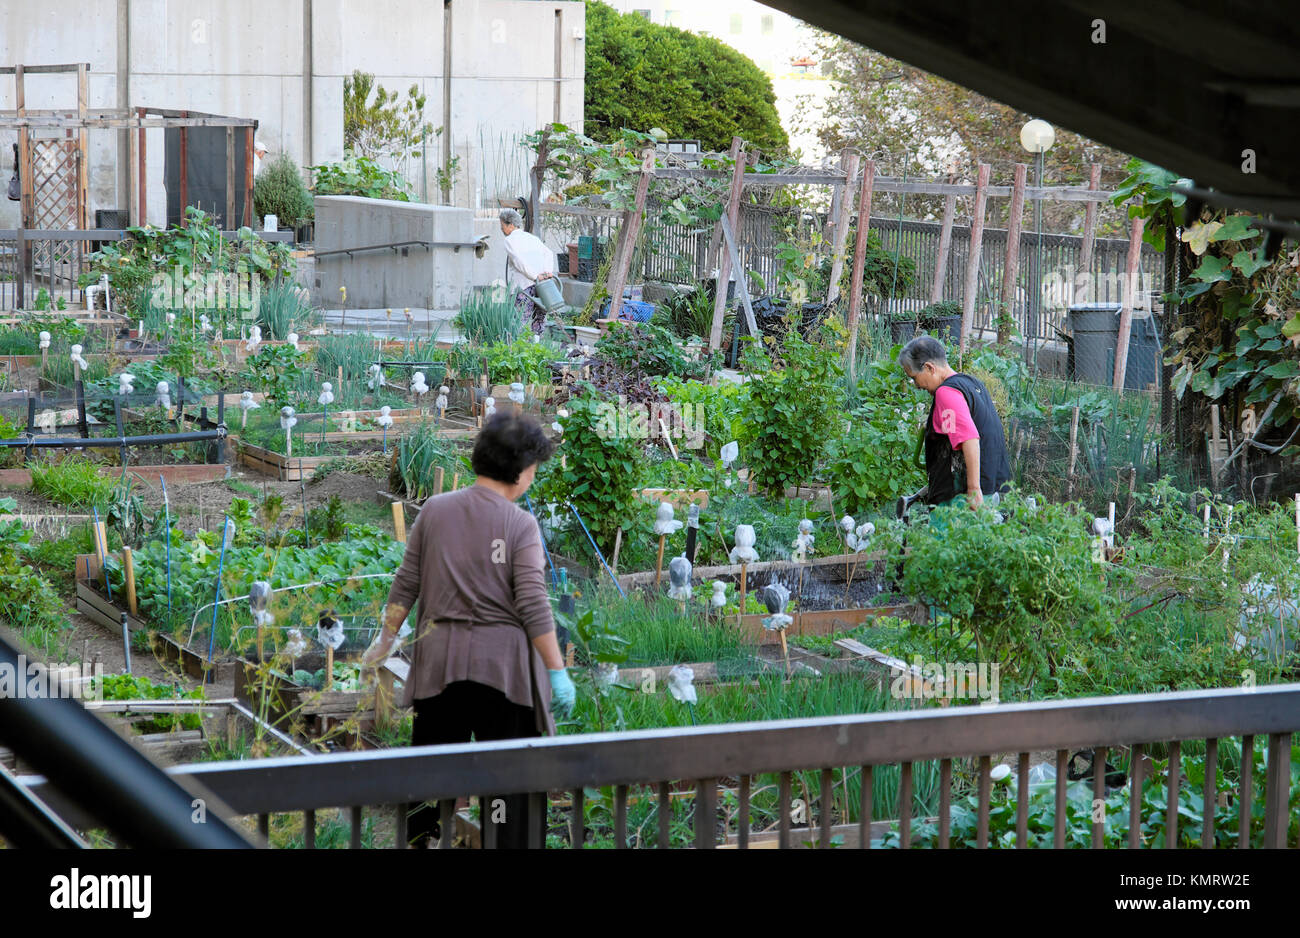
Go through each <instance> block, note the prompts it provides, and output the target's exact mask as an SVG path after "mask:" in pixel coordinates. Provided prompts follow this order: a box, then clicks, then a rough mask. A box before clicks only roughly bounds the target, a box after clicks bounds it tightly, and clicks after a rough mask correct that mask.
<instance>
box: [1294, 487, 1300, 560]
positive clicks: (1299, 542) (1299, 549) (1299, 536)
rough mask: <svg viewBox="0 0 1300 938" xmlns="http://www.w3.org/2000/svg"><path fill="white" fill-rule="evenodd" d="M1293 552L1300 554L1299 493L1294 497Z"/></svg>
mask: <svg viewBox="0 0 1300 938" xmlns="http://www.w3.org/2000/svg"><path fill="white" fill-rule="evenodd" d="M1295 552H1296V553H1297V554H1300V493H1297V494H1296V497H1295Z"/></svg>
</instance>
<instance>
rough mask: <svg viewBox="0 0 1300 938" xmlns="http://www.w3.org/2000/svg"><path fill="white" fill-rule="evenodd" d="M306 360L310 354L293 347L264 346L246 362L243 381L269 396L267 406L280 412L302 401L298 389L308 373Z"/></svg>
mask: <svg viewBox="0 0 1300 938" xmlns="http://www.w3.org/2000/svg"><path fill="white" fill-rule="evenodd" d="M306 358H307V353H306V352H302V351H299V350H297V349H295V348H294V347H293V346H291V345H264V346H262V347H261V348H260V349H259V350H258V351H257V353H256V354H255V355H253V356H252V357H251V358H249V359H248V360H247V361H245V362H244V372H243V374H242V375H240V377H241V378H243V379H244V380H245V381H249V382H251V383H252V384H253V386H254V387H255V388H256V389H257V390H258V391H261V392H262V394H264V395H265V396H266V404H267V405H270V406H271V407H273V408H276V409H279V408H280V407H283V406H284V405H286V404H289V405H292V404H294V403H295V401H297V400H298V398H297V397H296V395H295V389H296V388H297V387H298V385H299V383H300V381H301V380H302V378H303V376H304V374H305V373H306V371H305V368H304V362H305V359H306Z"/></svg>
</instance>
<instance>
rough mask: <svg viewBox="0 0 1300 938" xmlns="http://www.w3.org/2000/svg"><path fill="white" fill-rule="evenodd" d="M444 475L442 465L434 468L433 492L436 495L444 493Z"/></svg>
mask: <svg viewBox="0 0 1300 938" xmlns="http://www.w3.org/2000/svg"><path fill="white" fill-rule="evenodd" d="M442 475H443V469H442V466H435V467H434V470H433V494H434V495H441V494H442Z"/></svg>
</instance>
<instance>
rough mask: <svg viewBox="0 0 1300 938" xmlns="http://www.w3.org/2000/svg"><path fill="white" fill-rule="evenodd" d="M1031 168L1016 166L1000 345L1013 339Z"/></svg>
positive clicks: (1004, 267)
mask: <svg viewBox="0 0 1300 938" xmlns="http://www.w3.org/2000/svg"><path fill="white" fill-rule="evenodd" d="M1028 172H1029V167H1028V166H1026V165H1025V164H1024V163H1017V164H1016V175H1015V182H1014V183H1013V184H1012V187H1011V214H1010V215H1009V216H1007V257H1006V263H1005V264H1004V265H1003V268H1002V307H1001V309H1000V310H999V313H998V317H997V327H998V345H1006V344H1007V342H1008V341H1010V339H1011V319H1010V317H1011V315H1012V310H1013V309H1014V308H1015V304H1016V280H1017V279H1018V277H1019V274H1020V221H1021V217H1022V216H1023V215H1024V214H1025V176H1026V174H1027V173H1028Z"/></svg>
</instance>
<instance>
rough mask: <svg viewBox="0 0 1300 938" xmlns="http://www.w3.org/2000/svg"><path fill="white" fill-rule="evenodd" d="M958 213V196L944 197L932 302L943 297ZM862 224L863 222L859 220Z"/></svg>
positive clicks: (952, 180)
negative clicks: (944, 281) (954, 223)
mask: <svg viewBox="0 0 1300 938" xmlns="http://www.w3.org/2000/svg"><path fill="white" fill-rule="evenodd" d="M954 181H955V180H954V177H953V174H952V173H949V174H948V184H949V185H951V184H952V183H953V182H954ZM956 214H957V196H955V195H951V194H950V195H945V196H944V197H943V225H942V226H941V227H940V229H939V253H938V254H937V255H936V256H935V259H934V280H933V282H932V283H931V284H930V302H931V303H938V302H939V301H940V300H942V299H943V278H944V276H945V275H946V274H947V273H948V254H949V252H950V251H951V250H952V220H953V217H954V216H955V215H956ZM859 224H861V222H859Z"/></svg>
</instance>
